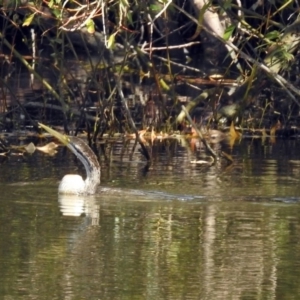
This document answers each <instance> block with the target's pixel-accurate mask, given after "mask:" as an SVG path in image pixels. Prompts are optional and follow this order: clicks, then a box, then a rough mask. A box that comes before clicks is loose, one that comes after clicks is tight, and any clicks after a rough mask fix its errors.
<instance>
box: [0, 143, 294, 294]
mask: <svg viewBox="0 0 300 300" xmlns="http://www.w3.org/2000/svg"><path fill="white" fill-rule="evenodd" d="M298 143H299V142H298V141H289V142H286V141H285V142H281V141H278V142H277V143H276V145H262V144H261V142H260V141H252V142H251V143H250V142H247V141H243V142H242V143H241V144H240V145H238V146H236V147H235V148H234V149H233V150H232V153H233V156H234V157H238V159H237V160H236V161H235V162H234V164H233V165H232V166H231V167H230V168H228V167H225V168H218V167H217V166H216V167H212V168H207V167H203V166H197V165H192V164H189V161H190V160H192V159H193V154H192V153H190V152H189V151H187V150H186V149H185V148H183V147H180V145H177V147H176V151H174V152H173V154H172V155H169V154H168V153H167V151H165V150H164V151H163V149H162V151H160V155H158V156H157V159H156V160H155V161H154V164H153V166H152V168H151V169H150V170H149V172H146V173H145V172H143V167H144V163H143V162H142V158H141V157H140V156H138V154H137V155H134V157H135V160H129V159H128V156H127V155H123V157H122V159H120V151H121V149H120V148H118V147H120V146H118V145H116V147H115V149H114V151H113V155H112V156H111V157H110V163H109V164H106V163H104V162H102V181H103V183H102V186H101V187H100V188H99V193H98V194H97V195H95V196H88V197H74V196H73V197H58V195H57V187H58V179H59V178H61V177H62V176H63V175H64V174H66V173H71V172H76V173H83V172H82V171H83V170H82V169H81V166H80V164H77V162H76V161H75V160H74V158H73V156H72V155H71V154H70V153H69V152H65V151H63V150H62V149H61V150H60V151H59V153H58V155H57V156H55V157H47V156H45V155H42V154H40V153H36V154H34V155H33V156H28V157H25V158H22V157H15V158H14V157H11V158H10V159H9V160H7V161H6V162H5V163H3V164H2V165H1V173H0V191H1V197H0V199H1V210H0V224H1V225H0V230H1V235H0V244H1V246H0V251H1V253H0V270H1V271H0V272H1V278H2V284H1V286H0V295H1V297H4V298H6V299H8V297H10V298H11V299H19V298H22V299H34V298H41V297H42V298H43V299H258V298H260V299H296V298H297V297H296V296H295V295H298V294H299V293H300V290H299V287H300V284H299V283H300V282H299V278H300V276H299V275H300V274H299V269H300V268H298V266H299V264H300V254H299V253H300V251H299V250H300V249H299V243H298V239H299V238H298V237H299V229H300V218H299V215H300V206H299V188H298V182H299V170H300V168H299V166H300V163H299V161H300V160H299V154H298V150H297V149H299V145H298ZM287 153H289V154H287ZM283 157H284V158H283Z"/></svg>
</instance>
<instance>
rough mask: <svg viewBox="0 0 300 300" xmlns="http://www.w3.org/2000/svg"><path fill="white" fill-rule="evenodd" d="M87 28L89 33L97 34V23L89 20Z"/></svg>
mask: <svg viewBox="0 0 300 300" xmlns="http://www.w3.org/2000/svg"><path fill="white" fill-rule="evenodd" d="M86 27H87V31H88V33H90V34H93V33H94V32H95V23H94V21H93V20H92V19H89V20H87V22H86Z"/></svg>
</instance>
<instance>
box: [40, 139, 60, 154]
mask: <svg viewBox="0 0 300 300" xmlns="http://www.w3.org/2000/svg"><path fill="white" fill-rule="evenodd" d="M57 147H58V145H57V144H55V143H54V142H50V143H49V144H46V145H44V146H42V147H36V149H37V150H39V151H41V152H44V153H47V154H50V155H54V154H55V153H56V151H55V149H56V148H57Z"/></svg>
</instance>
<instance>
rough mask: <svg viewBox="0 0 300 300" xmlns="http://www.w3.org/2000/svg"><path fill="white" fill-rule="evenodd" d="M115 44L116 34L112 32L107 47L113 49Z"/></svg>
mask: <svg viewBox="0 0 300 300" xmlns="http://www.w3.org/2000/svg"><path fill="white" fill-rule="evenodd" d="M114 46H115V34H112V35H111V36H110V37H109V39H108V42H107V48H108V49H113V48H114Z"/></svg>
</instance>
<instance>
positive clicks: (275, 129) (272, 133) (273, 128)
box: [270, 120, 281, 138]
mask: <svg viewBox="0 0 300 300" xmlns="http://www.w3.org/2000/svg"><path fill="white" fill-rule="evenodd" d="M280 127H281V123H280V121H279V120H278V121H277V123H276V124H275V125H273V126H272V127H271V129H270V136H271V137H273V138H274V137H275V134H276V131H277V130H278V129H279V128H280Z"/></svg>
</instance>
